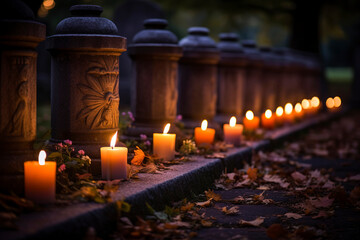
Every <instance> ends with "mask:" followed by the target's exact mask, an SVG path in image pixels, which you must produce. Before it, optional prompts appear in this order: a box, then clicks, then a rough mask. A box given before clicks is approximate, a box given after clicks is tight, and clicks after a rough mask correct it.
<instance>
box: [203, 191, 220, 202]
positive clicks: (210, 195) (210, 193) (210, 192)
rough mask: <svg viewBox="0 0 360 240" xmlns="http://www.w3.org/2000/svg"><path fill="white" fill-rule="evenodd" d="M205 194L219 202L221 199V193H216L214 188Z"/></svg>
mask: <svg viewBox="0 0 360 240" xmlns="http://www.w3.org/2000/svg"><path fill="white" fill-rule="evenodd" d="M205 195H206V197H207V198H208V199H213V200H214V201H216V202H218V201H220V200H221V195H220V194H217V193H214V191H213V190H208V191H205Z"/></svg>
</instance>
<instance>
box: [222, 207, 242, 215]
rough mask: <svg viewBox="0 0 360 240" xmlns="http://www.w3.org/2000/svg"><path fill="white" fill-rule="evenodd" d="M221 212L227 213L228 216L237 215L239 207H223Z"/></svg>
mask: <svg viewBox="0 0 360 240" xmlns="http://www.w3.org/2000/svg"><path fill="white" fill-rule="evenodd" d="M221 211H222V212H223V213H225V214H226V215H235V214H237V213H238V212H239V207H238V206H233V207H231V208H229V209H227V207H226V206H225V207H223V208H222V209H221Z"/></svg>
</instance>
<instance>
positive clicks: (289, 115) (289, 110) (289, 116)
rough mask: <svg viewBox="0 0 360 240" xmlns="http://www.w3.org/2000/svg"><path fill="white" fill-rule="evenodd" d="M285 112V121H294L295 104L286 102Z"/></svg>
mask: <svg viewBox="0 0 360 240" xmlns="http://www.w3.org/2000/svg"><path fill="white" fill-rule="evenodd" d="M284 112H285V121H287V122H290V123H291V122H293V121H294V115H293V105H292V104H291V103H287V104H285V107H284Z"/></svg>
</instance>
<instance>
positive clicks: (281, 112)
mask: <svg viewBox="0 0 360 240" xmlns="http://www.w3.org/2000/svg"><path fill="white" fill-rule="evenodd" d="M275 114H276V119H275V121H276V124H277V125H279V126H281V125H282V124H283V123H284V119H283V117H284V116H283V115H284V108H283V107H281V106H279V107H277V108H276V111H275Z"/></svg>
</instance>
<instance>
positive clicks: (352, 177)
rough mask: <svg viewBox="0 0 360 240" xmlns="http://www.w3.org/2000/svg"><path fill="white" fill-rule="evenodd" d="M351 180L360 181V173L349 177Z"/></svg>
mask: <svg viewBox="0 0 360 240" xmlns="http://www.w3.org/2000/svg"><path fill="white" fill-rule="evenodd" d="M349 180H350V181H360V174H357V175H355V176H351V177H349Z"/></svg>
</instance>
